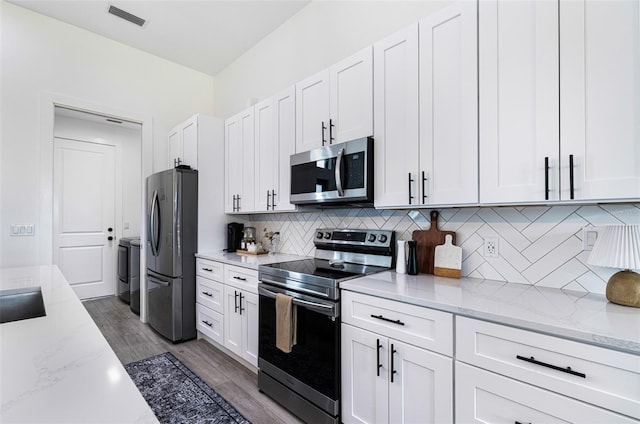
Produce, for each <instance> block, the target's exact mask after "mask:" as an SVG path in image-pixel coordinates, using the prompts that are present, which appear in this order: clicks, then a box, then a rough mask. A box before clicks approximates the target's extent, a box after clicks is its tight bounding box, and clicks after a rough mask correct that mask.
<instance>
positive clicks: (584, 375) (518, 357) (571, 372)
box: [516, 355, 587, 378]
mask: <svg viewBox="0 0 640 424" xmlns="http://www.w3.org/2000/svg"><path fill="white" fill-rule="evenodd" d="M516 358H517V359H519V360H521V361H525V362H530V363H532V364H536V365H540V366H542V367H547V368H551V369H553V370H556V371H562V372H566V373H567V374H571V375H575V376H578V377H582V378H587V375H586V374H583V373H581V372H577V371H574V370H572V369H571V367H564V368H563V367H559V366H557V365H551V364H547V363H546V362H540V361H536V359H535V358H534V357H533V356H530V357H528V358H525V357H524V356H520V355H516Z"/></svg>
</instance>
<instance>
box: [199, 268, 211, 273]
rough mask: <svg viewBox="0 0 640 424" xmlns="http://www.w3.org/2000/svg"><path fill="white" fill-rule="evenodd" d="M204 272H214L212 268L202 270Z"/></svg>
mask: <svg viewBox="0 0 640 424" xmlns="http://www.w3.org/2000/svg"><path fill="white" fill-rule="evenodd" d="M202 270H203V271H207V272H211V271H213V269H211V268H202Z"/></svg>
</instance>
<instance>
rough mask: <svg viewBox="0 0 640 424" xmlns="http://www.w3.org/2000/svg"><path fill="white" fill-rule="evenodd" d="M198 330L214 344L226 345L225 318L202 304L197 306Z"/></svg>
mask: <svg viewBox="0 0 640 424" xmlns="http://www.w3.org/2000/svg"><path fill="white" fill-rule="evenodd" d="M196 329H197V330H198V331H200V332H201V333H202V334H204V335H205V336H207V337H209V338H210V339H211V340H213V341H214V342H216V343H220V344H223V343H224V337H223V331H224V316H223V315H222V314H220V313H218V312H215V311H212V310H211V309H209V308H207V307H205V306H202V305H200V304H196Z"/></svg>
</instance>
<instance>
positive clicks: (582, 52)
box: [560, 0, 640, 200]
mask: <svg viewBox="0 0 640 424" xmlns="http://www.w3.org/2000/svg"><path fill="white" fill-rule="evenodd" d="M560 117H561V121H560V137H561V138H560V167H561V176H562V180H561V189H562V193H561V198H562V199H571V198H573V199H578V200H583V199H589V200H598V199H629V198H635V199H637V198H638V197H640V2H638V1H637V0H624V1H561V2H560ZM571 157H573V181H571V173H570V172H567V171H568V169H569V166H570V158H571ZM572 186H573V197H572V193H571V187H572Z"/></svg>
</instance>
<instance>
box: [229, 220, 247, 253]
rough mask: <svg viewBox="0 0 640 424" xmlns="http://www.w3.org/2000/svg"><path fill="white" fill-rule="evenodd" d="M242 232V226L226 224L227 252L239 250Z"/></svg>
mask: <svg viewBox="0 0 640 424" xmlns="http://www.w3.org/2000/svg"><path fill="white" fill-rule="evenodd" d="M243 231H244V224H240V223H238V222H230V223H228V224H227V248H226V249H225V250H226V251H227V252H235V251H236V250H238V249H240V242H241V241H242V237H243V235H242V232H243Z"/></svg>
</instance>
